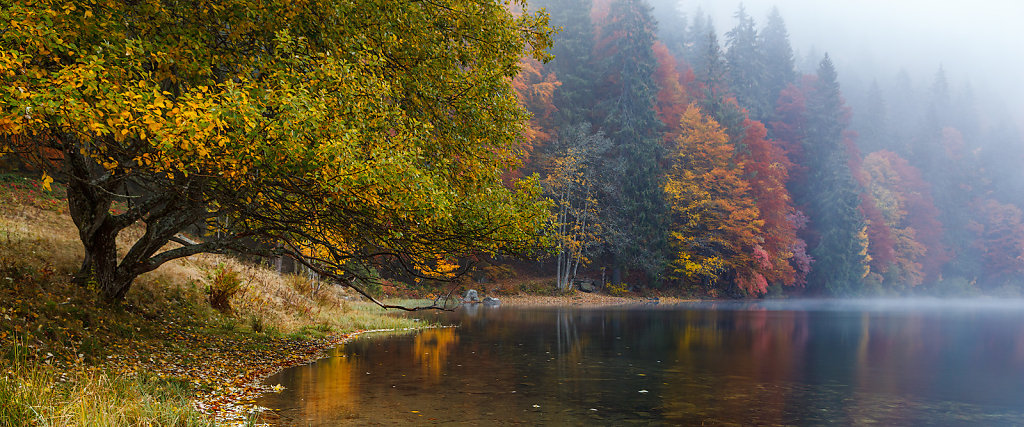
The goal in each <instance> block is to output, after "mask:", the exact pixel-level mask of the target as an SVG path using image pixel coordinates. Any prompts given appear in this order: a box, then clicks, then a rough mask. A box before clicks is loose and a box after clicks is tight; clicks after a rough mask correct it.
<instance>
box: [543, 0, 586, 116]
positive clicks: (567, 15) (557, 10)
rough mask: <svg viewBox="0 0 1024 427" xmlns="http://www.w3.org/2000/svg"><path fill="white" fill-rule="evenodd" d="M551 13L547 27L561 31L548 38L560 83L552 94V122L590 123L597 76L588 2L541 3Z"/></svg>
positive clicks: (564, 0)
mask: <svg viewBox="0 0 1024 427" xmlns="http://www.w3.org/2000/svg"><path fill="white" fill-rule="evenodd" d="M543 6H545V7H546V9H547V10H548V13H550V14H551V20H550V24H551V26H552V27H554V28H559V27H561V28H562V31H561V32H559V33H558V34H556V35H555V36H553V37H552V39H553V41H554V46H553V47H552V48H551V53H552V54H554V55H555V59H554V61H553V62H552V64H551V65H549V67H552V66H553V69H554V70H555V74H556V75H557V77H558V80H559V81H560V82H561V83H562V84H561V86H559V88H558V89H557V90H556V91H555V107H557V108H558V113H557V119H556V122H557V124H558V125H559V126H561V125H572V124H579V123H581V122H584V121H587V120H592V119H593V118H592V117H590V116H589V114H590V112H591V111H592V110H593V107H594V102H595V100H594V96H593V93H594V82H595V81H596V80H597V78H598V76H597V73H596V72H595V69H594V61H593V58H592V54H593V50H594V23H593V22H592V21H591V20H590V10H591V8H592V7H593V1H592V0H556V1H551V2H549V3H548V4H543Z"/></svg>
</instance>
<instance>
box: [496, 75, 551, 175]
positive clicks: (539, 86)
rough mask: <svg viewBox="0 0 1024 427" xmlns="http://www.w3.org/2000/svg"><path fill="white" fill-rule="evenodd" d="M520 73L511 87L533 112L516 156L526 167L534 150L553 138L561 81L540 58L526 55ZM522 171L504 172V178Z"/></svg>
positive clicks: (521, 103) (521, 102)
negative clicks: (555, 100) (556, 100)
mask: <svg viewBox="0 0 1024 427" xmlns="http://www.w3.org/2000/svg"><path fill="white" fill-rule="evenodd" d="M519 67H520V69H519V74H518V75H516V78H515V79H513V80H512V87H513V88H514V89H515V91H516V97H517V98H518V99H519V103H520V105H522V106H523V107H525V108H526V110H527V111H529V112H530V114H531V115H532V116H531V117H530V123H529V127H528V128H527V129H526V131H525V132H524V133H523V138H522V144H521V145H520V147H519V149H518V150H517V155H518V158H519V159H520V161H521V162H522V164H523V166H524V167H528V166H529V165H530V161H531V154H532V153H533V151H534V150H535V149H536V148H537V147H539V146H541V145H543V144H545V143H547V142H548V141H550V140H551V136H552V134H553V131H554V114H555V112H556V111H558V109H557V108H555V103H554V93H555V89H556V88H558V86H560V85H561V84H562V83H561V82H559V81H558V79H557V78H556V77H555V72H554V71H547V70H546V69H545V66H544V64H543V63H541V62H540V61H538V60H536V59H534V58H532V57H529V56H524V57H523V58H522V59H521V60H520V61H519ZM521 176H522V172H521V171H520V170H519V169H517V170H515V171H513V172H510V173H506V174H505V177H504V178H505V181H506V183H508V182H509V181H510V180H511V179H514V178H519V177H521Z"/></svg>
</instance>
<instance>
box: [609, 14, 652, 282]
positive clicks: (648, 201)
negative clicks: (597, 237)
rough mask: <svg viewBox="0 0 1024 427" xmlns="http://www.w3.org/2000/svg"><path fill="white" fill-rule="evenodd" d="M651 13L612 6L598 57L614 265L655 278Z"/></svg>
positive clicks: (610, 235)
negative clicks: (612, 183)
mask: <svg viewBox="0 0 1024 427" xmlns="http://www.w3.org/2000/svg"><path fill="white" fill-rule="evenodd" d="M650 12H651V8H650V7H649V6H648V5H647V3H646V2H645V1H643V0H616V1H615V2H614V3H612V4H611V6H610V11H609V22H608V23H607V24H606V25H605V27H604V31H605V34H604V36H605V37H612V38H614V40H612V41H611V44H610V45H609V48H610V51H611V52H612V53H611V55H610V56H608V57H607V58H606V59H605V60H604V61H603V64H604V70H605V77H604V78H603V79H602V81H603V82H605V85H606V86H605V87H603V88H602V90H601V93H602V100H601V101H600V108H601V111H602V113H603V114H604V119H605V120H604V122H603V127H604V129H605V131H606V133H607V134H608V135H609V136H610V139H611V140H612V142H613V145H614V147H613V149H612V150H611V152H612V153H613V155H614V156H616V158H617V162H613V163H616V166H615V170H614V173H615V176H616V178H617V180H616V184H617V185H616V187H617V188H616V189H614V191H613V192H612V193H613V195H614V200H609V202H610V203H612V204H613V205H614V206H615V209H614V215H613V216H614V217H613V218H611V219H610V221H606V223H607V224H609V225H610V230H609V236H608V241H609V242H610V243H611V245H610V246H611V251H612V254H613V256H614V259H615V265H616V266H622V267H626V268H635V269H641V270H643V271H644V272H645V273H646V274H647V277H648V278H652V277H657V276H658V275H659V274H660V272H661V271H662V269H663V268H664V265H665V255H664V247H665V234H666V233H665V229H666V220H667V207H666V205H665V198H664V196H663V194H664V193H663V191H662V186H661V182H660V180H661V176H662V173H661V171H660V168H659V161H658V159H659V157H660V155H661V153H660V152H659V151H660V146H661V144H660V142H661V132H662V129H663V127H664V124H662V123H661V121H660V120H658V117H657V114H656V112H655V108H654V107H655V102H656V97H657V93H658V87H657V84H656V83H655V80H654V73H655V70H656V69H657V67H658V60H657V58H656V57H655V54H654V49H653V45H654V33H655V31H656V23H655V21H654V19H653V18H652V17H651V14H650Z"/></svg>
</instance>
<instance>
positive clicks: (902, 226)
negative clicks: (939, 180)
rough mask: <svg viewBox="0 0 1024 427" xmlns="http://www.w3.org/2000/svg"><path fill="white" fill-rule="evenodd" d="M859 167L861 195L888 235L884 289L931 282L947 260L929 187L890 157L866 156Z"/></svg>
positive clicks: (883, 153)
mask: <svg viewBox="0 0 1024 427" xmlns="http://www.w3.org/2000/svg"><path fill="white" fill-rule="evenodd" d="M861 167H862V169H863V174H864V180H865V182H864V189H865V191H866V192H867V193H868V194H869V195H870V196H871V198H872V201H873V203H874V205H875V206H876V207H877V208H878V209H879V210H880V211H881V213H882V216H883V218H882V221H884V223H885V225H886V227H887V228H888V229H889V230H891V233H892V234H891V236H892V243H891V244H892V245H893V252H894V253H893V255H894V259H893V260H892V263H893V265H892V266H888V267H887V268H886V269H885V271H882V273H884V274H883V276H884V277H885V281H884V282H883V285H884V287H885V288H887V289H890V290H893V291H897V292H898V291H902V290H903V289H906V288H911V287H914V286H917V285H920V284H922V283H924V282H926V281H928V282H930V281H934V280H935V279H936V278H937V276H938V274H939V273H940V272H941V267H942V264H943V263H944V262H945V261H947V260H948V257H947V254H946V252H945V249H944V246H943V245H942V242H941V239H942V234H943V226H942V224H941V223H939V221H938V219H937V217H938V214H939V212H938V209H936V208H935V205H934V203H933V202H932V195H931V186H930V185H929V184H928V183H927V182H925V181H924V180H923V179H922V178H921V173H920V172H919V171H918V170H917V168H915V167H913V166H911V165H910V164H909V163H908V162H907V161H906V160H904V159H903V158H902V157H900V156H899V155H898V154H896V153H895V152H892V151H888V150H882V151H876V152H874V153H871V154H870V155H868V156H867V157H865V159H864V163H863V165H862V166H861Z"/></svg>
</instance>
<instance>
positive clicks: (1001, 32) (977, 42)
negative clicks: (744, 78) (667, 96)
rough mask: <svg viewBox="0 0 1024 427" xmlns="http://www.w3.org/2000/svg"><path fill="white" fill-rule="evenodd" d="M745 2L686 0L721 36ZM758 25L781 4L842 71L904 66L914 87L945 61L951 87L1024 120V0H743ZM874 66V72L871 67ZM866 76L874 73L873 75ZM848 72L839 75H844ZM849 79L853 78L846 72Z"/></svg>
mask: <svg viewBox="0 0 1024 427" xmlns="http://www.w3.org/2000/svg"><path fill="white" fill-rule="evenodd" d="M739 3H740V2H739V1H729V0H682V1H681V6H680V9H681V10H683V11H684V12H687V13H690V14H692V11H693V10H695V9H696V8H697V6H700V7H701V8H702V9H703V10H704V12H705V13H707V14H709V15H711V16H712V17H713V19H714V23H715V29H716V30H717V31H718V34H719V37H720V40H722V37H724V33H725V32H726V31H728V30H729V29H730V28H732V27H733V26H735V25H736V19H735V18H734V17H733V15H734V14H735V13H736V10H737V7H738V5H739ZM743 5H744V6H745V7H746V9H747V13H748V14H750V15H751V16H753V17H754V18H755V20H756V21H757V23H758V26H759V27H760V26H761V25H762V24H763V23H764V22H765V20H766V17H767V15H768V12H769V10H770V9H771V7H772V6H773V5H774V6H778V8H779V11H780V13H781V14H782V17H783V19H785V21H786V26H787V28H788V29H789V34H790V41H791V42H792V45H793V48H794V49H795V50H798V51H799V52H800V53H801V54H806V53H807V52H808V51H809V50H810V47H811V46H812V45H813V46H814V47H815V48H816V49H817V51H818V53H820V54H824V53H825V52H828V53H829V56H831V57H832V59H833V61H834V62H835V63H836V65H837V68H838V69H839V71H840V73H842V72H843V70H844V69H846V70H853V69H856V70H858V71H860V72H862V73H864V74H865V76H862V77H864V78H875V77H877V78H878V79H879V80H880V81H881V80H884V79H891V78H892V77H893V76H895V75H896V73H897V72H898V71H899V70H900V68H901V67H902V68H906V70H907V72H908V73H909V74H910V76H911V78H912V80H913V82H914V84H915V87H916V88H917V89H918V90H924V89H925V88H927V87H928V86H930V85H931V83H932V81H933V80H934V78H935V73H936V72H937V71H938V68H939V65H940V64H941V65H942V66H943V68H945V70H946V73H947V76H948V79H949V82H950V87H951V88H952V89H957V88H960V87H962V86H963V85H964V84H965V82H966V81H968V80H969V81H970V83H971V85H972V87H973V88H974V90H975V92H976V94H977V95H978V96H979V97H980V98H987V99H988V100H989V101H992V102H996V103H1003V104H1005V105H1006V107H1007V109H1008V110H1009V111H1010V112H1011V116H1012V117H1007V118H1008V119H1010V120H1011V121H1013V122H1015V123H1016V124H1017V125H1018V126H1024V0H970V1H948V0H946V1H943V0H745V1H743ZM872 70H873V71H872ZM867 74H874V75H873V76H867ZM842 77H843V76H842V75H841V76H840V78H842ZM848 77H849V76H848Z"/></svg>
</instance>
